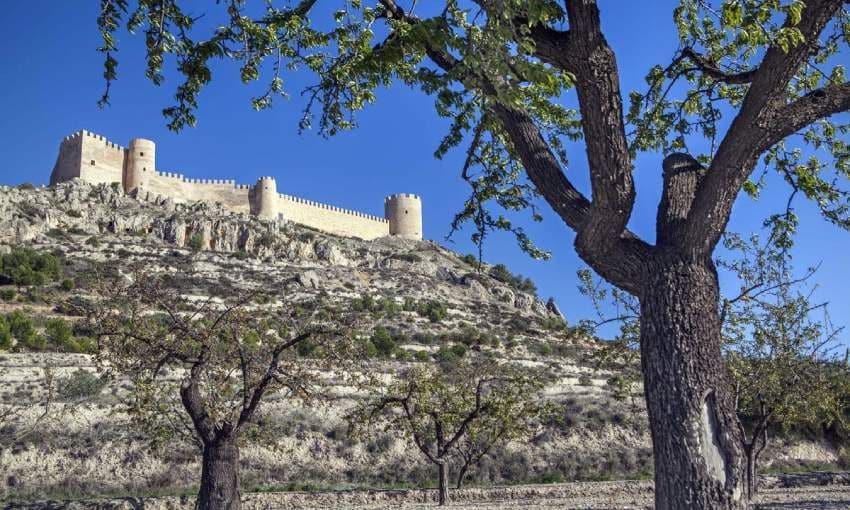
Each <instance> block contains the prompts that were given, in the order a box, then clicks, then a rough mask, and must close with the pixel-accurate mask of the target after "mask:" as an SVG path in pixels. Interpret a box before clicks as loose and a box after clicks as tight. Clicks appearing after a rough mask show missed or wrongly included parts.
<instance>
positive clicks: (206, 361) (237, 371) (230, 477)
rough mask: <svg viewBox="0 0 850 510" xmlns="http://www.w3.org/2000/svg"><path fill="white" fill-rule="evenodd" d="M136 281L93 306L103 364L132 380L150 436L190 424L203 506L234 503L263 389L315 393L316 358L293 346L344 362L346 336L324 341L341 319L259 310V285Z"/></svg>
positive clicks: (134, 410)
mask: <svg viewBox="0 0 850 510" xmlns="http://www.w3.org/2000/svg"><path fill="white" fill-rule="evenodd" d="M134 281H135V283H133V284H131V285H121V284H120V283H116V282H113V283H114V286H112V287H111V288H109V284H107V286H105V287H104V288H109V290H101V292H100V293H99V296H98V297H99V300H98V302H97V303H96V304H95V305H93V306H92V308H91V309H90V310H89V321H90V325H91V327H92V328H93V330H94V331H96V332H97V333H98V353H97V361H98V364H99V366H100V368H101V369H102V370H104V371H105V372H106V374H107V375H109V376H112V377H124V378H129V379H130V380H131V381H132V382H133V383H134V388H133V391H132V395H131V398H130V399H129V406H128V407H129V409H128V410H129V412H130V415H131V416H132V417H133V418H134V419H135V420H136V421H137V422H138V423H139V424H140V425H142V427H143V428H146V429H148V433H149V434H151V436H152V439H155V440H156V439H159V440H161V441H167V440H168V439H170V438H172V437H174V435H175V434H179V433H185V432H187V431H188V432H189V435H190V436H192V437H193V438H194V439H196V440H197V442H198V443H200V447H201V450H202V452H203V462H202V470H201V484H200V490H199V492H198V499H197V507H198V508H200V509H205V510H206V509H238V508H240V478H239V446H240V441H242V440H243V436H244V435H245V434H244V432H245V431H246V429H248V428H250V427H252V426H253V425H255V417H256V415H257V412H258V409H259V408H260V405H261V403H262V402H263V400H264V398H266V397H267V396H268V395H270V394H273V393H283V394H284V395H286V396H291V397H295V398H301V399H311V398H314V397H317V396H318V395H319V394H318V392H317V390H316V386H317V385H318V383H319V381H318V380H317V375H316V369H317V368H320V366H317V365H316V364H315V363H308V362H307V361H306V360H304V359H299V358H298V357H297V356H296V355H295V349H296V347H297V346H298V345H299V344H301V343H303V342H306V341H308V340H309V341H310V342H312V343H313V344H316V345H320V346H322V347H323V349H322V352H323V353H324V355H325V359H326V360H333V362H334V366H336V367H337V368H338V367H339V366H340V365H339V362H340V361H341V358H340V357H339V356H338V355H339V354H340V353H341V351H342V350H343V349H344V346H345V345H346V343H345V342H343V341H334V342H329V341H328V340H329V339H331V338H334V337H335V336H336V335H334V334H333V332H334V331H335V327H334V328H332V327H331V326H332V325H330V324H328V323H327V322H326V321H322V320H318V319H317V315H318V312H319V309H318V308H313V309H312V310H311V311H300V312H296V308H295V307H294V306H293V307H292V308H279V309H273V310H263V309H258V308H257V307H252V306H250V305H251V304H252V302H253V298H254V297H255V294H245V295H242V296H237V297H235V298H231V299H227V300H223V302H222V301H220V300H218V299H215V298H213V297H211V298H209V299H207V300H205V301H203V302H201V303H197V302H193V301H192V300H191V299H188V298H186V297H184V296H182V295H181V294H180V292H179V291H178V290H176V289H175V287H174V286H173V285H171V284H169V281H168V280H167V279H165V278H163V277H159V276H156V275H148V274H136V275H135V277H134ZM298 310H304V308H303V307H299V308H298ZM326 368H328V369H330V365H328V367H326ZM165 369H170V370H176V371H177V373H178V374H179V380H180V385H179V402H180V404H181V405H180V406H173V405H171V401H170V397H171V392H170V391H169V389H170V388H169V387H168V384H167V382H166V381H164V380H163V378H162V375H163V371H164V370H165ZM184 416H185V417H188V418H189V421H190V425H189V426H188V427H185V426H184V423H185V421H184V420H183V419H182V418H183V417H184Z"/></svg>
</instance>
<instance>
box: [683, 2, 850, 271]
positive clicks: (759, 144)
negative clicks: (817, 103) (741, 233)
mask: <svg viewBox="0 0 850 510" xmlns="http://www.w3.org/2000/svg"><path fill="white" fill-rule="evenodd" d="M843 1H844V0H809V1H807V2H806V7H805V8H804V9H803V12H802V15H801V16H802V18H801V20H800V22H799V23H798V24H797V25H793V24H792V21H791V20H790V18H787V19H786V21H785V25H784V26H785V27H795V28H796V29H798V30H799V31H800V32H801V34H802V35H803V37H804V40H805V42H804V43H802V44H798V45H797V46H795V47H793V48H790V49H789V50H788V51H785V50H783V49H782V48H781V47H780V46H779V45H778V44H774V45H772V46H771V47H770V48H768V50H767V52H766V53H765V56H764V59H762V62H761V64H760V65H759V67H758V68H757V69H756V70H755V71H754V72H753V75H752V80H751V85H750V88H749V90H748V91H747V95H746V96H745V98H744V101H743V103H742V105H741V109H740V111H739V112H738V115H737V116H736V117H735V119H734V120H733V121H732V125H731V126H730V127H729V130H728V131H727V132H726V135H725V136H724V138H723V140H722V141H721V143H720V146H719V147H718V149H717V153H716V154H715V156H714V160H713V161H712V163H711V166H710V167H709V169H708V172H707V174H706V177H705V179H703V181H702V184H701V185H700V187H699V191H698V192H697V195H696V198H695V200H694V204H693V207H692V208H691V213H690V214H689V215H688V220H687V223H686V226H685V237H684V239H683V241H682V246H681V248H683V249H684V251H685V252H686V253H687V254H688V255H690V256H693V257H704V256H708V255H709V254H710V253H711V252H712V251H713V250H714V247H715V246H716V245H717V242H718V241H719V240H720V236H721V235H722V233H723V231H724V230H725V228H726V223H727V222H728V221H729V215H730V214H731V212H732V205H733V204H734V202H735V198H736V197H737V196H738V192H739V191H740V189H741V186H742V185H743V183H744V181H745V180H746V179H747V177H748V176H749V175H750V172H752V170H753V168H754V167H755V164H756V162H757V161H758V159H759V157H761V154H762V153H763V152H764V151H765V150H767V149H768V148H770V146H771V145H773V144H774V143H776V141H778V140H781V138H778V139H777V136H778V135H780V134H781V133H782V132H785V131H786V130H783V129H779V130H776V128H775V123H776V122H777V121H778V122H779V123H782V122H783V121H784V120H783V119H782V117H779V116H778V112H780V111H784V110H783V108H785V107H786V106H785V101H786V97H787V96H786V89H787V86H788V83H789V82H790V81H791V79H792V78H793V77H794V75H795V74H796V73H797V72H798V71H799V69H800V66H802V64H803V63H804V62H805V61H806V58H808V56H809V54H810V52H811V50H812V48H813V47H815V46H816V45H817V43H818V41H817V40H818V36H819V34H820V33H821V31H823V29H824V28H825V27H826V25H827V23H828V22H829V20H830V19H832V17H833V16H834V15H835V13H836V12H837V11H838V9H839V8H841V4H842V3H843ZM840 95H841V94H839V96H840ZM809 96H811V94H810V95H809ZM809 96H806V97H809ZM809 102H814V101H813V98H810V99H808V100H807V101H806V102H804V103H802V106H801V107H800V109H801V110H804V111H811V107H809V106H808V104H809ZM839 103H840V101H839ZM814 110H817V111H819V112H822V111H823V110H822V109H819V108H815V109H814ZM801 113H802V112H801ZM811 118H812V115H811V114H810V115H801V116H800V119H801V121H803V120H807V119H811ZM795 126H796V128H795V129H794V130H795V131H796V130H797V129H800V128H801V127H802V126H805V124H803V125H802V126H801V125H800V124H799V123H797V124H795ZM791 132H793V131H791ZM789 134H790V133H789ZM786 136H787V135H786Z"/></svg>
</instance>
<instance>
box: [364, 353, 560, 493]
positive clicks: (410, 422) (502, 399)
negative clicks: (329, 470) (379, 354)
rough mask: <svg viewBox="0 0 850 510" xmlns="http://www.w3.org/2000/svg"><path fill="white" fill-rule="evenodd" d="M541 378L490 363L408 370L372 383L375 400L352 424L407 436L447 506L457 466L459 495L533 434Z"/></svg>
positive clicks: (366, 403) (542, 409)
mask: <svg viewBox="0 0 850 510" xmlns="http://www.w3.org/2000/svg"><path fill="white" fill-rule="evenodd" d="M542 388H543V384H542V378H541V377H540V375H539V374H535V373H534V372H529V371H527V370H526V371H520V370H518V369H516V368H513V367H511V366H508V365H505V364H499V363H496V362H493V361H476V362H470V361H461V362H458V363H457V364H429V365H420V366H415V367H413V368H410V369H408V370H407V371H405V372H403V373H402V374H400V375H399V376H398V378H397V379H396V380H393V381H391V382H390V383H389V384H378V385H377V386H376V385H375V384H374V383H372V385H371V387H370V393H372V395H371V396H369V397H368V398H366V399H365V400H363V401H362V402H360V404H359V405H358V407H357V408H356V409H355V410H354V412H352V413H351V415H350V417H349V420H350V422H351V424H352V428H353V430H355V431H371V432H374V431H375V430H376V429H375V428H374V427H375V426H379V427H381V428H382V429H383V430H387V431H393V432H396V433H402V434H404V435H405V436H407V437H409V438H410V439H411V441H413V444H414V445H415V446H416V448H417V449H418V450H419V451H420V452H421V453H422V455H424V456H425V458H427V459H428V461H429V462H431V463H432V464H434V466H436V468H437V484H438V488H437V501H438V503H439V504H440V505H441V506H442V505H447V504H448V503H449V476H450V470H451V464H452V460H453V459H454V458H456V457H458V456H460V458H461V461H462V462H461V468H460V471H459V473H458V478H457V484H458V488H460V485H461V484H462V482H463V478H464V476H465V475H466V472H467V470H468V469H469V467H470V466H472V465H474V464H476V463H477V462H478V461H480V460H481V459H482V458H483V457H484V456H485V455H486V454H487V453H488V452H489V451H490V450H491V448H492V447H493V446H495V445H496V444H499V443H501V442H504V441H507V440H510V439H514V438H517V437H519V436H521V435H524V434H530V431H531V430H533V423H534V421H535V418H536V417H539V416H542V413H544V412H545V411H546V410H547V409H548V406H547V405H546V404H545V403H543V402H542V400H541V397H540V390H541V389H542Z"/></svg>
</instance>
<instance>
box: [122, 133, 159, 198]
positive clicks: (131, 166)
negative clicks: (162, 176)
mask: <svg viewBox="0 0 850 510" xmlns="http://www.w3.org/2000/svg"><path fill="white" fill-rule="evenodd" d="M155 175H156V144H154V143H153V142H152V141H150V140H145V139H144V138H133V139H132V140H130V147H129V148H128V149H127V162H126V164H125V166H124V191H125V192H126V193H129V192H131V191H133V190H136V189H139V188H144V187H147V185H148V183H149V182H150V180H151V177H152V176H155Z"/></svg>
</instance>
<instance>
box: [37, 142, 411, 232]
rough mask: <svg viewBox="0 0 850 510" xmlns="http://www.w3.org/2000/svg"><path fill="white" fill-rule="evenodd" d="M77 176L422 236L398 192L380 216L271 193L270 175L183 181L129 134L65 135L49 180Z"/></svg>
mask: <svg viewBox="0 0 850 510" xmlns="http://www.w3.org/2000/svg"><path fill="white" fill-rule="evenodd" d="M71 179H82V180H84V181H86V182H90V183H93V184H99V183H120V184H121V185H122V186H123V188H124V191H125V192H126V193H133V194H135V195H136V196H140V197H145V198H157V197H166V198H170V199H172V200H174V201H175V202H178V203H181V202H184V203H185V202H193V201H204V202H210V203H218V204H221V205H222V206H223V207H224V208H225V209H227V210H230V211H233V212H240V213H250V214H253V215H256V216H258V217H260V218H264V219H270V220H277V219H283V220H287V221H293V222H295V223H300V224H302V225H306V226H308V227H313V228H316V229H319V230H322V231H325V232H328V233H331V234H336V235H343V236H351V237H359V238H362V239H376V238H378V237H384V236H399V237H404V238H408V239H422V201H421V200H420V198H419V197H418V196H416V195H411V194H407V193H401V194H397V195H390V196H388V197H387V198H386V199H385V200H384V217H383V218H381V217H379V216H373V215H370V214H365V213H361V212H357V211H350V210H347V209H342V208H340V207H336V206H332V205H326V204H321V203H318V202H313V201H311V200H306V199H303V198H298V197H294V196H290V195H283V194H280V193H278V192H277V183H276V182H275V179H274V177H260V179H259V180H258V181H257V183H256V184H255V185H253V186H250V185H243V184H236V181H232V180H209V179H186V178H185V177H183V176H182V175H179V174H176V173H170V172H160V171H157V170H156V145H155V144H154V142H152V141H150V140H145V139H143V138H134V139H132V140H130V146H129V147H127V148H125V147H122V146H120V145H118V144H115V143H113V142H110V141H109V140H107V139H106V138H104V137H103V136H100V135H96V134H94V133H91V132H90V131H85V130H83V131H78V132H76V133H74V134H72V135H70V136H67V137H65V139H64V140H62V143H61V145H60V146H59V156H58V157H57V158H56V164H55V165H54V166H53V173H52V174H51V175H50V184H51V185H53V184H56V183H59V182H63V181H68V180H71Z"/></svg>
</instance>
